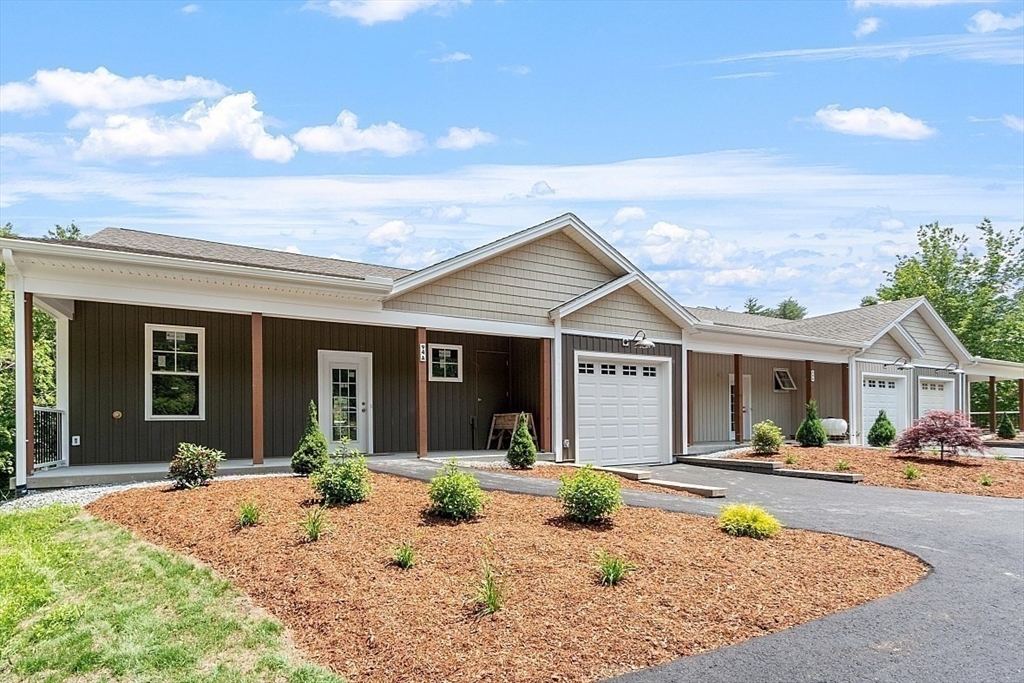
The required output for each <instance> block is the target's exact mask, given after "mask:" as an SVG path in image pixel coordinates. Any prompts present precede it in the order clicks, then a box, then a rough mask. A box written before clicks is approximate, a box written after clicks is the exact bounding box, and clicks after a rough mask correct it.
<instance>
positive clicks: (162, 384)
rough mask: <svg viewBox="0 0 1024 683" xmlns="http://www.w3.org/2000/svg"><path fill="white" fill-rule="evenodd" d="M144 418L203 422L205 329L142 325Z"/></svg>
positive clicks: (204, 404)
mask: <svg viewBox="0 0 1024 683" xmlns="http://www.w3.org/2000/svg"><path fill="white" fill-rule="evenodd" d="M145 363H146V419H147V420H205V419H206V330H205V329H204V328H202V327H181V326H179V325H153V324H147V325H146V356H145Z"/></svg>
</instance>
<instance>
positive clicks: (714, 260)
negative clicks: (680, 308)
mask: <svg viewBox="0 0 1024 683" xmlns="http://www.w3.org/2000/svg"><path fill="white" fill-rule="evenodd" d="M636 251H637V252H638V253H639V254H640V255H641V256H643V257H644V259H645V260H646V261H647V262H649V263H652V264H654V265H655V266H674V267H679V266H682V265H691V266H701V267H706V268H715V267H718V266H722V265H724V264H725V263H726V261H727V259H729V258H730V257H731V256H733V255H734V254H736V253H737V252H738V251H739V246H737V245H736V244H734V243H731V242H720V241H719V240H717V239H715V238H714V237H712V236H711V233H709V232H708V231H707V230H703V229H700V228H697V229H694V230H691V229H689V228H684V227H682V226H679V225H675V224H674V223H668V222H666V221H658V222H657V223H655V224H654V225H653V226H651V228H650V230H648V231H647V232H645V233H644V234H643V236H642V237H641V238H640V242H639V245H638V246H637V248H636Z"/></svg>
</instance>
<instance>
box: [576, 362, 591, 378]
mask: <svg viewBox="0 0 1024 683" xmlns="http://www.w3.org/2000/svg"><path fill="white" fill-rule="evenodd" d="M579 373H580V374H581V375H593V374H594V364H593V363H580V364H579Z"/></svg>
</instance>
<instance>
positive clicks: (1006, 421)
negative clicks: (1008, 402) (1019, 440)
mask: <svg viewBox="0 0 1024 683" xmlns="http://www.w3.org/2000/svg"><path fill="white" fill-rule="evenodd" d="M996 435H997V436H998V437H999V438H1000V439H1013V438H1015V437H1016V436H1017V430H1016V429H1014V427H1013V423H1012V422H1010V416H1009V415H1007V414H1006V413H1003V416H1002V417H1000V418H999V426H998V427H997V428H996Z"/></svg>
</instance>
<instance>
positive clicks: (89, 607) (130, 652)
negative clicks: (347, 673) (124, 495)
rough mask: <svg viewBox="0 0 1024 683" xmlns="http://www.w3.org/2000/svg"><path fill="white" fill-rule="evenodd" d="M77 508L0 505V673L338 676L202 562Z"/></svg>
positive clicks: (274, 681)
mask: <svg viewBox="0 0 1024 683" xmlns="http://www.w3.org/2000/svg"><path fill="white" fill-rule="evenodd" d="M80 512H81V510H80V509H79V508H77V507H71V506H50V507H46V508H41V509H39V510H33V511H24V512H11V513H0V680H3V681H25V682H26V683H28V682H33V681H40V682H43V681H45V682H46V683H58V682H60V681H69V682H72V681H73V682H75V683H78V682H83V683H84V682H89V683H91V682H93V681H124V682H128V681H131V682H132V683H145V682H154V683H164V682H166V683H176V682H178V681H180V682H182V683H184V682H186V681H187V682H189V683H200V682H210V683H214V682H216V683H264V682H265V683H340V682H341V680H342V679H340V678H338V677H337V676H335V675H334V674H331V673H329V672H328V671H327V670H325V669H323V668H320V667H317V666H313V665H311V664H308V663H304V662H303V661H302V658H301V656H300V655H299V653H298V652H297V650H296V649H295V648H294V647H293V646H292V645H291V644H290V642H289V641H288V639H287V638H286V635H285V632H284V627H283V626H282V625H281V623H280V622H279V621H277V620H275V619H273V618H272V617H270V616H269V615H266V614H261V613H260V611H259V610H257V609H256V608H254V607H253V606H252V605H251V603H250V602H249V601H248V599H247V598H245V596H243V595H242V594H241V593H240V592H239V591H238V590H237V589H236V588H234V587H232V586H231V585H230V584H229V583H228V582H227V581H225V580H223V579H221V578H218V577H216V576H215V575H214V574H213V572H211V571H210V569H209V568H205V567H200V566H198V565H196V564H194V563H193V562H191V561H189V560H187V559H185V558H183V557H181V556H179V555H175V554H174V553H170V552H167V551H163V550H159V549H157V548H154V547H153V546H151V545H149V544H146V543H143V542H141V541H139V540H138V539H136V538H135V537H134V536H132V535H131V534H130V533H128V532H127V531H125V530H123V529H121V528H119V527H117V526H115V525H113V524H110V523H108V522H104V521H101V520H98V519H95V518H92V517H90V516H88V515H82V514H80Z"/></svg>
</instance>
